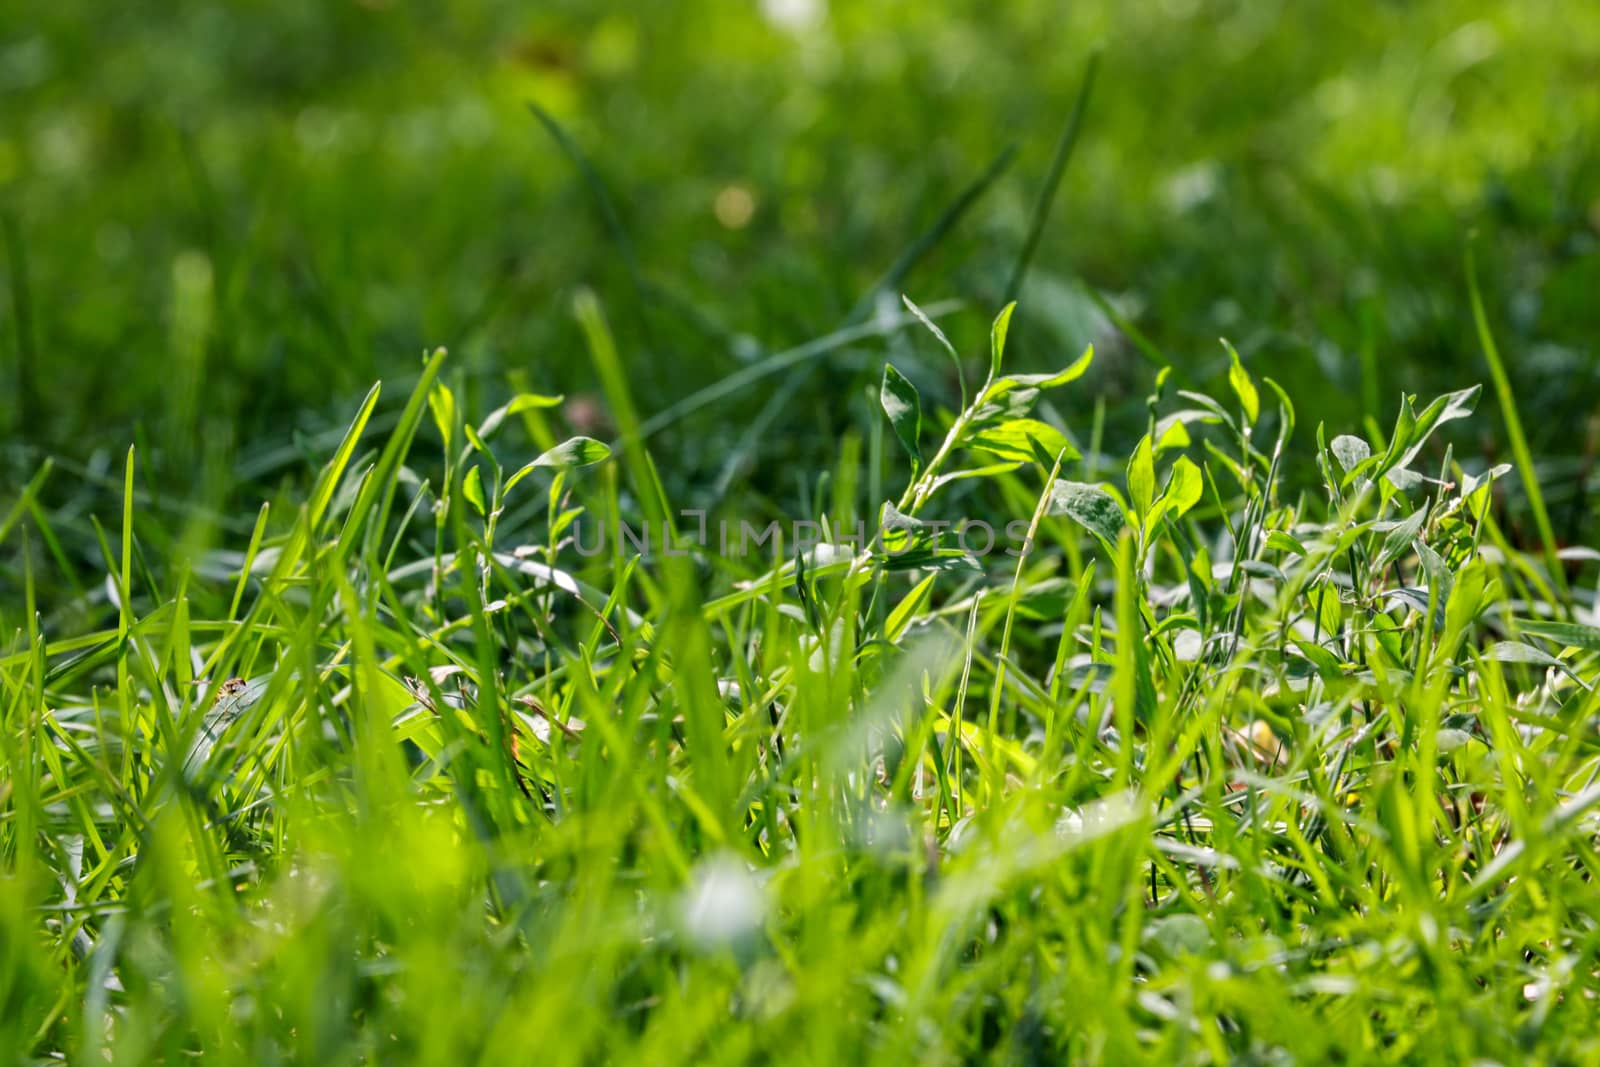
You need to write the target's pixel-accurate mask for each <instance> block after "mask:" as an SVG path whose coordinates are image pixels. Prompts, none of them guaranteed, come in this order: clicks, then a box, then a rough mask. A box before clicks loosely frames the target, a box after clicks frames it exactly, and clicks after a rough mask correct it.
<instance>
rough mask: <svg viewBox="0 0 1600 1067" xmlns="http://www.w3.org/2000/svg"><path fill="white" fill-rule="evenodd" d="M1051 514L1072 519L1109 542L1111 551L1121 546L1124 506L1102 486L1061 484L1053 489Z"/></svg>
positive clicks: (1080, 483) (1061, 482)
mask: <svg viewBox="0 0 1600 1067" xmlns="http://www.w3.org/2000/svg"><path fill="white" fill-rule="evenodd" d="M1049 511H1050V514H1052V515H1065V516H1067V517H1068V518H1069V519H1072V520H1073V521H1074V522H1076V523H1078V525H1080V526H1082V527H1083V528H1084V529H1086V530H1088V531H1089V532H1090V533H1092V534H1094V535H1095V536H1096V537H1098V538H1100V540H1101V541H1103V542H1105V545H1106V547H1107V548H1108V549H1109V548H1111V546H1113V545H1115V544H1116V543H1117V536H1118V535H1119V534H1120V533H1121V532H1122V526H1123V522H1124V516H1123V514H1122V505H1121V504H1119V503H1117V498H1116V497H1114V496H1112V495H1111V494H1110V493H1108V492H1106V491H1105V490H1104V489H1102V488H1100V487H1099V486H1098V485H1089V484H1087V483H1085V482H1068V481H1057V482H1056V483H1055V485H1052V486H1051V487H1050V504H1049Z"/></svg>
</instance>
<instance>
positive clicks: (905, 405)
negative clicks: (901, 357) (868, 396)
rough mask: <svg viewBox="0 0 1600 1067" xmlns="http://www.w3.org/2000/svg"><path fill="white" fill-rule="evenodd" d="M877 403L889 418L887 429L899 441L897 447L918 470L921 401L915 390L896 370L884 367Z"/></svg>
mask: <svg viewBox="0 0 1600 1067" xmlns="http://www.w3.org/2000/svg"><path fill="white" fill-rule="evenodd" d="M878 401H879V403H881V404H882V405H883V413H884V414H885V415H887V416H889V425H890V426H893V427H894V433H895V436H896V437H898V438H900V443H901V444H902V445H904V446H905V448H906V451H907V452H909V453H910V454H911V462H912V463H913V464H914V465H915V466H916V467H917V468H918V469H920V468H921V467H922V448H921V446H919V445H918V444H917V438H918V437H919V436H920V435H921V432H922V398H921V397H920V396H919V395H917V387H916V386H914V385H912V384H911V382H910V381H909V380H907V378H906V376H905V375H903V374H901V373H900V372H899V371H897V370H895V368H894V364H892V363H885V364H884V365H883V386H882V387H881V388H880V389H879V391H878Z"/></svg>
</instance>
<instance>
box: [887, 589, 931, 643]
mask: <svg viewBox="0 0 1600 1067" xmlns="http://www.w3.org/2000/svg"><path fill="white" fill-rule="evenodd" d="M937 577H938V574H937V572H936V573H934V574H930V575H928V576H927V577H926V578H924V579H922V581H920V582H918V583H917V584H916V585H914V586H912V588H911V592H909V593H907V594H906V595H905V597H904V598H903V599H902V600H901V601H900V603H898V604H896V605H895V606H894V610H893V611H891V612H889V617H888V618H887V619H886V620H884V624H883V636H884V638H885V640H888V641H898V640H900V638H901V637H903V636H904V635H905V632H906V628H907V627H909V626H910V625H911V620H912V618H913V617H914V616H915V615H916V613H917V612H919V611H921V610H922V607H923V605H924V604H926V603H927V602H928V592H929V590H931V589H932V588H933V581H934V579H935V578H937Z"/></svg>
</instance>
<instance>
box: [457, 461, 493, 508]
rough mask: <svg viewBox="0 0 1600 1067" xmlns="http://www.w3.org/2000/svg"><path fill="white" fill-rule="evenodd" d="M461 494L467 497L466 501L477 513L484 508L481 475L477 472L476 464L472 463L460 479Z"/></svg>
mask: <svg viewBox="0 0 1600 1067" xmlns="http://www.w3.org/2000/svg"><path fill="white" fill-rule="evenodd" d="M461 495H462V496H464V497H466V498H467V503H469V504H471V505H472V506H473V507H474V508H476V509H477V512H478V514H479V515H482V514H483V513H484V512H485V510H487V509H485V508H484V506H483V475H481V474H479V473H478V467H477V464H473V467H472V469H471V470H469V471H467V476H466V477H465V478H463V479H462V480H461Z"/></svg>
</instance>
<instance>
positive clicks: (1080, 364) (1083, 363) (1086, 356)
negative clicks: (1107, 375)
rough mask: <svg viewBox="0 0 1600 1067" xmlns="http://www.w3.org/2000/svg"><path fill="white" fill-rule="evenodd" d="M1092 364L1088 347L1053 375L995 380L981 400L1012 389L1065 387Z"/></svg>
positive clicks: (1030, 375) (1091, 350) (1031, 375)
mask: <svg viewBox="0 0 1600 1067" xmlns="http://www.w3.org/2000/svg"><path fill="white" fill-rule="evenodd" d="M1093 362H1094V345H1090V346H1089V347H1088V348H1086V349H1084V350H1083V355H1081V356H1079V357H1078V358H1077V359H1076V360H1075V361H1073V363H1072V364H1071V365H1070V366H1068V367H1067V368H1065V369H1064V370H1059V371H1057V372H1056V373H1054V374H1008V375H1006V376H1005V377H1003V378H996V379H995V380H994V381H993V382H992V383H990V385H989V388H987V389H985V390H984V392H983V396H982V398H981V399H983V400H985V401H988V400H994V399H995V398H997V397H1000V396H1004V395H1005V394H1006V393H1009V392H1010V391H1011V390H1013V389H1054V388H1055V387H1056V386H1058V385H1066V384H1067V383H1068V382H1074V381H1077V380H1078V379H1079V378H1081V377H1083V375H1084V372H1086V371H1087V370H1088V369H1089V365H1090V364H1091V363H1093Z"/></svg>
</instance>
